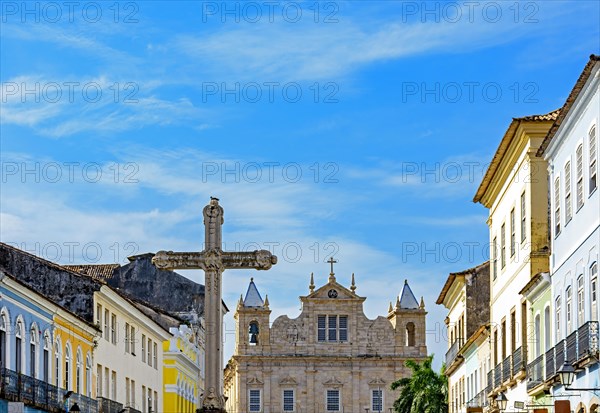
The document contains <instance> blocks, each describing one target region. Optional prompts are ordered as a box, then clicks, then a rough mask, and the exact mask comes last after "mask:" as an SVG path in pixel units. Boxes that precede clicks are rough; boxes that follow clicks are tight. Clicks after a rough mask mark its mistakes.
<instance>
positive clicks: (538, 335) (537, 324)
mask: <svg viewBox="0 0 600 413" xmlns="http://www.w3.org/2000/svg"><path fill="white" fill-rule="evenodd" d="M541 328H542V323H541V320H540V315H539V314H538V315H536V316H535V321H534V340H535V356H536V357H539V356H540V354H541V352H542V348H541V341H542V332H541Z"/></svg>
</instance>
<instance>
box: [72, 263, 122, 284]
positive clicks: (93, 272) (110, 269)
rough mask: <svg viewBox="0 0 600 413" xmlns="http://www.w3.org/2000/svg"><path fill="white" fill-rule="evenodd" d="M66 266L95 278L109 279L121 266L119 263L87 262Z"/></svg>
mask: <svg viewBox="0 0 600 413" xmlns="http://www.w3.org/2000/svg"><path fill="white" fill-rule="evenodd" d="M63 267H64V268H66V269H68V270H71V271H75V272H77V273H79V274H83V275H86V276H88V277H92V278H93V279H95V280H100V281H104V280H108V279H110V278H112V277H113V274H114V271H115V270H116V269H117V268H119V267H120V265H119V264H87V265H63Z"/></svg>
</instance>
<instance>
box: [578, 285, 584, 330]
mask: <svg viewBox="0 0 600 413" xmlns="http://www.w3.org/2000/svg"><path fill="white" fill-rule="evenodd" d="M584 283H585V280H584V278H583V274H580V275H579V277H578V278H577V326H578V327H581V326H582V325H583V324H584V323H585V287H584V286H585V284H584Z"/></svg>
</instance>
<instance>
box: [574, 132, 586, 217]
mask: <svg viewBox="0 0 600 413" xmlns="http://www.w3.org/2000/svg"><path fill="white" fill-rule="evenodd" d="M575 164H576V168H577V182H576V183H575V186H576V192H577V194H576V197H577V211H579V210H580V209H581V208H582V207H583V204H584V202H585V201H584V199H583V198H584V197H583V144H582V143H580V144H579V146H577V150H576V151H575Z"/></svg>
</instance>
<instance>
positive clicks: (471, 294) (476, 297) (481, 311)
mask: <svg viewBox="0 0 600 413" xmlns="http://www.w3.org/2000/svg"><path fill="white" fill-rule="evenodd" d="M465 288H466V299H467V303H466V306H467V316H466V317H467V335H466V338H465V339H466V340H468V339H469V337H471V335H472V334H473V333H475V332H476V331H477V329H478V328H479V327H481V326H482V325H485V324H488V323H489V322H490V262H489V261H487V262H485V263H483V264H481V265H479V266H477V267H475V268H474V269H473V272H471V273H470V274H467V275H466V276H465Z"/></svg>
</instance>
